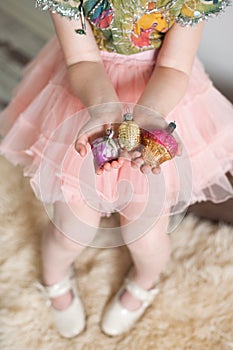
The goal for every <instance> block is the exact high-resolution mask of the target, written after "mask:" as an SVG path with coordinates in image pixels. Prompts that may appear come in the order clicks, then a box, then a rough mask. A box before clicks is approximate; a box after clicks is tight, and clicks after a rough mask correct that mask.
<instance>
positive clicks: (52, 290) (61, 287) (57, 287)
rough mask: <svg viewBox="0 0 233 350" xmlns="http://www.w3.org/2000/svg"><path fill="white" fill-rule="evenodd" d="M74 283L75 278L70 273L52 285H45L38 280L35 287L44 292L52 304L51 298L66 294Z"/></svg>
mask: <svg viewBox="0 0 233 350" xmlns="http://www.w3.org/2000/svg"><path fill="white" fill-rule="evenodd" d="M73 283H74V282H73V278H72V277H71V276H70V275H68V276H66V277H65V278H64V279H63V280H62V281H60V282H59V283H55V284H53V285H52V286H44V285H43V284H41V283H39V282H36V283H35V287H36V288H37V289H39V290H40V291H41V292H42V293H43V295H44V298H45V299H46V300H47V301H48V304H49V305H50V304H51V302H50V301H49V299H50V298H56V297H59V296H61V295H63V294H65V293H66V292H68V291H69V290H71V289H72V288H73V285H72V284H73Z"/></svg>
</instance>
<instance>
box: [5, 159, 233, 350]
mask: <svg viewBox="0 0 233 350" xmlns="http://www.w3.org/2000/svg"><path fill="white" fill-rule="evenodd" d="M0 175H1V176H0V198H1V200H0V244H1V246H0V247H1V248H0V249H1V254H0V268H1V272H0V349H1V350H25V349H30V350H55V349H56V350H65V349H69V350H80V349H82V350H115V349H116V350H126V349H129V350H131V349H132V350H176V349H177V350H183V349H184V350H189V349H190V350H204V349H205V350H228V349H229V350H230V349H233V268H232V263H233V228H232V227H228V226H226V225H223V224H219V225H214V224H212V223H210V222H208V221H200V220H198V219H197V218H194V217H192V216H188V217H186V218H185V220H184V221H183V222H182V224H181V225H180V226H179V228H178V229H177V230H176V231H175V232H174V233H173V234H172V236H171V237H172V242H173V255H172V260H171V262H170V263H169V265H168V267H167V270H166V272H165V274H164V278H163V279H162V282H161V283H160V289H161V292H160V294H159V296H158V298H157V299H156V300H155V302H154V303H153V305H152V307H151V308H150V309H149V310H148V311H147V312H146V314H145V316H144V318H143V319H142V320H141V321H140V322H139V323H138V324H137V325H136V327H135V328H134V329H133V330H132V331H131V332H130V333H129V334H127V335H125V336H121V337H116V338H110V337H107V336H105V335H104V334H102V333H101V331H100V328H99V320H100V317H101V313H102V311H103V308H104V306H105V304H106V302H107V301H108V299H109V298H110V296H111V295H112V293H113V292H114V291H116V290H117V289H118V287H119V286H120V284H121V281H122V279H123V277H124V274H125V272H126V271H127V270H128V267H129V265H130V258H129V255H128V253H127V251H126V248H125V247H120V248H115V249H94V248H87V249H86V250H85V251H84V252H83V254H82V255H81V256H80V258H79V259H78V261H77V263H76V265H75V268H76V273H77V283H78V286H79V290H80V294H81V296H82V298H83V301H84V304H85V307H86V312H87V316H88V319H87V329H86V331H85V332H84V333H83V334H82V335H80V336H79V337H76V338H74V339H71V340H67V339H63V338H61V337H60V336H59V335H58V334H57V333H56V331H55V330H54V329H53V327H52V325H51V320H50V315H49V310H48V309H47V307H46V305H45V303H44V300H43V298H42V296H41V294H40V292H39V291H38V290H37V289H36V288H35V287H34V282H35V281H36V280H39V278H40V262H39V251H40V236H41V232H42V231H43V228H44V227H45V225H46V224H47V217H46V215H45V213H44V210H43V207H42V205H41V204H40V203H39V202H38V201H37V200H36V199H35V198H34V196H33V194H32V191H31V189H30V187H29V185H28V181H27V180H25V179H24V178H23V177H22V174H21V171H20V169H17V168H14V167H13V166H11V165H10V164H9V163H8V162H6V161H5V160H4V159H2V158H0ZM106 220H111V222H112V224H113V225H114V220H116V217H113V218H111V219H105V221H103V224H106Z"/></svg>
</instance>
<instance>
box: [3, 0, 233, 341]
mask: <svg viewBox="0 0 233 350" xmlns="http://www.w3.org/2000/svg"><path fill="white" fill-rule="evenodd" d="M36 5H37V7H40V8H42V9H43V10H51V17H52V20H53V23H54V26H55V30H56V33H57V39H58V40H57V39H56V38H55V39H53V40H52V41H51V42H49V44H48V45H47V46H46V47H45V48H44V49H43V50H42V51H41V53H40V54H39V55H38V57H37V58H36V59H35V60H34V61H33V62H32V63H31V65H30V66H29V67H28V68H27V71H26V74H25V78H24V79H23V81H22V83H21V84H20V85H19V87H18V90H17V91H16V95H15V97H14V99H13V100H12V102H11V104H10V105H9V106H8V108H7V109H6V110H5V111H3V113H2V115H1V134H2V135H3V136H4V139H3V141H2V144H1V153H2V154H4V155H5V156H6V157H7V158H8V159H9V160H10V161H12V162H13V163H14V164H21V165H23V166H24V173H25V175H26V176H30V177H31V185H32V187H33V189H34V191H35V193H36V195H37V197H38V198H40V199H41V200H42V201H43V202H44V203H45V204H46V203H53V207H54V213H53V216H52V217H51V224H50V227H49V229H48V231H47V232H45V233H44V236H43V241H42V274H43V285H41V289H42V290H43V292H45V293H46V295H47V297H48V298H49V300H50V304H51V312H52V315H53V320H54V324H55V326H56V328H57V330H58V331H59V333H60V334H61V335H63V336H64V337H73V336H75V335H77V334H79V333H80V332H81V331H82V330H83V329H84V327H85V311H84V308H83V305H82V302H81V300H80V298H79V296H78V293H77V290H76V286H75V284H74V281H73V278H72V269H71V266H72V263H73V262H74V260H75V259H76V257H77V256H78V255H79V254H80V252H81V251H82V249H83V247H84V246H85V245H87V244H91V241H92V239H93V237H94V235H95V233H96V230H97V228H98V224H99V220H100V217H101V213H103V212H104V213H111V212H113V211H118V212H119V213H120V217H121V225H122V230H121V233H122V237H123V240H124V242H125V243H126V244H127V246H128V248H129V251H130V253H131V256H132V260H133V262H134V266H133V268H132V269H131V270H130V273H129V274H128V276H127V278H126V280H125V281H124V283H123V285H122V288H121V289H120V291H119V292H118V293H117V294H116V295H115V296H114V297H113V299H112V300H111V301H110V303H109V305H108V307H107V309H106V310H105V312H104V315H103V318H102V321H101V328H102V330H103V331H104V332H105V333H106V334H108V335H119V334H122V333H124V332H126V331H128V330H129V329H130V328H131V327H133V325H134V323H135V322H136V321H137V320H138V319H139V318H140V317H141V315H142V314H143V313H144V311H145V310H146V308H147V307H148V306H149V305H150V304H151V303H152V302H153V300H154V297H155V296H156V294H157V293H158V283H159V276H160V274H161V272H162V271H163V269H164V268H165V266H166V263H167V261H168V260H169V257H170V239H169V236H168V235H167V234H166V232H167V230H168V216H169V215H170V214H176V213H179V212H181V211H182V210H184V209H185V208H186V207H187V206H188V205H189V204H190V203H194V202H196V201H202V200H207V199H211V200H212V201H215V202H219V201H224V200H225V199H227V198H229V197H231V196H232V195H233V190H232V188H231V186H230V183H229V181H228V179H227V177H226V176H225V173H226V172H231V173H232V174H233V170H232V150H233V147H232V146H233V141H232V135H231V130H232V127H233V118H232V117H233V109H232V105H231V104H230V103H229V102H228V101H227V100H226V99H225V98H224V97H223V96H222V95H221V94H220V93H219V92H218V91H217V90H216V89H215V88H214V87H213V86H212V84H211V82H210V81H209V79H208V77H207V76H206V75H205V73H204V72H203V69H202V67H201V65H200V63H199V62H198V61H197V60H195V55H196V51H197V47H198V44H199V41H200V37H201V33H202V30H203V25H204V20H205V19H206V18H207V17H208V16H209V15H212V14H215V13H216V14H217V13H218V12H220V11H221V10H222V9H224V8H225V7H226V5H227V0H222V1H220V0H218V1H202V0H195V1H194V2H193V1H192V2H191V1H188V0H157V1H144V0H141V1H135V0H130V1H125V2H123V1H118V0H116V1H115V0H114V1H107V0H104V1H94V0H86V1H81V0H80V1H79V0H58V1H53V0H36ZM60 15H62V16H60ZM126 108H129V109H130V112H131V113H132V114H133V116H134V120H135V121H136V122H137V123H138V124H139V125H140V126H141V127H148V126H150V127H156V126H158V124H159V126H160V127H161V126H162V127H165V125H166V122H165V118H166V119H167V120H176V122H177V125H178V131H179V137H180V139H181V141H182V144H183V149H184V151H183V153H182V157H180V159H182V161H180V160H178V159H179V158H177V160H176V161H174V162H172V161H171V162H167V163H166V164H164V165H163V166H162V171H161V172H160V168H157V167H155V168H151V167H150V166H148V165H147V164H144V162H143V159H142V158H141V157H140V154H138V153H137V152H136V153H134V154H133V155H131V157H132V164H131V163H130V161H129V160H128V159H124V158H123V157H121V158H119V159H118V160H115V161H113V162H111V163H109V162H107V163H106V164H105V165H104V167H103V169H97V171H96V174H95V172H94V167H93V164H92V159H91V161H90V154H91V152H90V146H89V143H90V142H91V141H92V140H93V139H94V138H96V137H97V135H104V133H105V131H106V129H107V128H109V127H110V125H111V127H112V128H113V129H114V130H116V129H117V127H116V126H117V124H119V123H121V121H122V113H124V112H125V109H126ZM75 148H76V150H75ZM189 162H190V164H191V170H192V176H191V172H190V167H189ZM159 172H160V174H158V173H159ZM192 179H193V183H192V184H191V180H192ZM191 185H192V186H191ZM90 221H91V222H90ZM109 234H110V235H111V232H110V233H109ZM116 236H117V235H116ZM114 239H115V236H114V235H113V240H114ZM117 244H119V242H118V241H114V242H113V244H112V246H116V245H117Z"/></svg>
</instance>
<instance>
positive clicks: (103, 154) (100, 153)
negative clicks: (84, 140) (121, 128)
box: [91, 129, 119, 170]
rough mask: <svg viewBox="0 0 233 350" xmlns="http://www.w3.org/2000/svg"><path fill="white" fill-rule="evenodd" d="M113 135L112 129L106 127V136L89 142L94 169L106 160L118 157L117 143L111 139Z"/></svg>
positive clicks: (101, 165) (102, 164)
mask: <svg viewBox="0 0 233 350" xmlns="http://www.w3.org/2000/svg"><path fill="white" fill-rule="evenodd" d="M113 135H114V131H113V130H111V129H108V130H107V131H106V136H102V137H98V138H97V139H95V140H94V141H93V142H92V143H91V150H92V153H93V156H94V166H95V170H98V169H100V168H102V167H103V166H104V164H105V163H106V162H111V161H113V160H116V159H117V158H118V150H119V145H118V142H117V140H116V139H113Z"/></svg>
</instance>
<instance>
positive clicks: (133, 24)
mask: <svg viewBox="0 0 233 350" xmlns="http://www.w3.org/2000/svg"><path fill="white" fill-rule="evenodd" d="M229 1H230V0H154V1H150V0H149V1H146V0H128V1H121V0H112V1H108V0H83V1H82V0H58V1H55V0H36V7H39V8H41V9H42V10H51V11H52V12H56V13H59V14H61V15H62V16H66V17H68V18H76V19H79V18H80V17H81V19H82V17H83V16H84V17H85V18H86V19H87V20H88V21H89V22H90V24H91V26H92V29H93V32H94V35H95V38H96V41H97V44H98V46H99V48H100V49H101V50H107V51H110V52H117V53H121V54H126V55H129V54H133V53H137V52H140V51H145V50H150V49H153V48H158V47H160V45H161V43H162V40H163V37H164V35H165V33H166V32H167V31H168V30H169V29H170V28H171V27H172V26H173V24H174V23H175V22H178V23H180V24H181V25H183V26H190V25H194V24H195V23H199V22H201V21H202V20H204V19H207V18H208V17H210V16H212V15H214V14H218V13H219V12H221V11H222V10H224V9H225V7H226V6H227V5H229ZM83 24H84V26H85V23H83ZM84 29H85V28H81V29H77V33H79V34H84Z"/></svg>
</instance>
